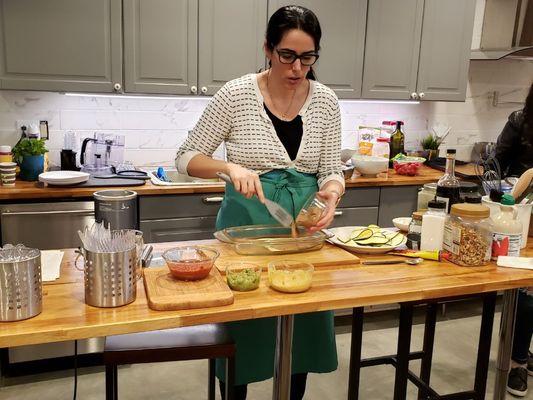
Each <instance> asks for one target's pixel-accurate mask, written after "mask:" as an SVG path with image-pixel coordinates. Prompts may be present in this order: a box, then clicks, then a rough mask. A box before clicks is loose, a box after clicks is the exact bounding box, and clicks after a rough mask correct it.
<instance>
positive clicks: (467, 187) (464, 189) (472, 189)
mask: <svg viewBox="0 0 533 400" xmlns="http://www.w3.org/2000/svg"><path fill="white" fill-rule="evenodd" d="M459 191H460V192H461V193H476V192H478V191H479V185H478V184H477V183H475V182H466V181H461V182H459Z"/></svg>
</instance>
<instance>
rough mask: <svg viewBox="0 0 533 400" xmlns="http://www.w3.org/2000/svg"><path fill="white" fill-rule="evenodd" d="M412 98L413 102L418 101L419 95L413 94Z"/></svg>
mask: <svg viewBox="0 0 533 400" xmlns="http://www.w3.org/2000/svg"><path fill="white" fill-rule="evenodd" d="M410 97H411V100H418V93H416V92H413V93H411V96H410Z"/></svg>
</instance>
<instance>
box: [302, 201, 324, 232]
mask: <svg viewBox="0 0 533 400" xmlns="http://www.w3.org/2000/svg"><path fill="white" fill-rule="evenodd" d="M325 210H326V200H325V199H324V198H323V197H322V196H320V195H319V194H318V193H315V194H314V195H313V196H311V197H309V198H308V199H307V200H306V202H305V203H304V206H303V207H302V209H301V210H300V212H299V213H298V216H297V217H296V225H299V226H304V227H306V228H310V227H312V226H315V225H316V223H317V222H318V221H319V220H320V218H321V217H322V214H324V211H325Z"/></svg>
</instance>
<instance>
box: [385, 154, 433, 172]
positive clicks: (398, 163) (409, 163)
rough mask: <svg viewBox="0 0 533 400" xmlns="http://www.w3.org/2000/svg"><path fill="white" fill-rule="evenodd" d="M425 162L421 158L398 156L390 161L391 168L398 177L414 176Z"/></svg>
mask: <svg viewBox="0 0 533 400" xmlns="http://www.w3.org/2000/svg"><path fill="white" fill-rule="evenodd" d="M425 161H426V159H425V158H422V157H411V156H404V155H398V156H396V157H395V158H393V159H392V167H393V168H394V171H396V173H397V174H398V175H408V176H415V175H418V171H419V170H420V167H422V164H424V162H425Z"/></svg>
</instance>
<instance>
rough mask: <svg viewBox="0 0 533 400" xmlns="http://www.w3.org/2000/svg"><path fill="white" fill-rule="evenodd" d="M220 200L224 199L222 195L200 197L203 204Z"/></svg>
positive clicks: (220, 201) (219, 201)
mask: <svg viewBox="0 0 533 400" xmlns="http://www.w3.org/2000/svg"><path fill="white" fill-rule="evenodd" d="M222 200H224V197H223V196H213V197H204V198H203V199H202V201H203V202H204V203H205V204H212V203H222Z"/></svg>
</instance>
